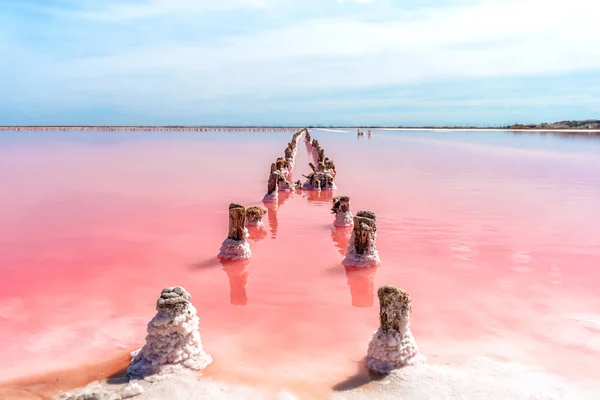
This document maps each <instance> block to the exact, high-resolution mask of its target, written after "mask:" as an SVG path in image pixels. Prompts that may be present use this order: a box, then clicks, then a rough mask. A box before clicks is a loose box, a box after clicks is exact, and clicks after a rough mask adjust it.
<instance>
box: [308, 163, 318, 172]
mask: <svg viewBox="0 0 600 400" xmlns="http://www.w3.org/2000/svg"><path fill="white" fill-rule="evenodd" d="M308 166H309V167H310V169H312V171H313V172H316V171H317V170H316V168H315V165H314V164H313V163H308Z"/></svg>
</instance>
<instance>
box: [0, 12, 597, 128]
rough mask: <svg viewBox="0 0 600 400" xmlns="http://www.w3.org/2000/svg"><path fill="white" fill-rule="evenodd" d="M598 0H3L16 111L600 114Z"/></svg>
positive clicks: (499, 119)
mask: <svg viewBox="0 0 600 400" xmlns="http://www.w3.org/2000/svg"><path fill="white" fill-rule="evenodd" d="M596 3H597V1H595V0H569V1H558V0H404V1H402V0H0V54H1V55H2V56H1V57H2V61H0V90H1V92H0V93H1V95H0V124H5V125H6V124H290V125H308V124H312V125H316V124H325V125H360V124H382V125H383V124H387V125H444V124H473V125H488V124H489V125H502V124H510V123H514V122H523V123H524V122H543V121H556V120H564V119H585V118H600V24H599V22H598V21H599V20H598V15H599V12H600V4H596Z"/></svg>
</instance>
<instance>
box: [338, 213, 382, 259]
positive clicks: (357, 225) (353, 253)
mask: <svg viewBox="0 0 600 400" xmlns="http://www.w3.org/2000/svg"><path fill="white" fill-rule="evenodd" d="M376 239H377V226H376V224H375V213H374V212H373V211H368V210H363V211H359V212H357V213H356V216H355V217H354V229H353V230H352V234H351V235H350V241H349V245H348V250H347V251H346V258H344V261H342V264H343V265H345V266H356V267H368V266H375V265H379V264H380V263H381V261H380V259H379V252H378V251H377V248H376V247H375V240H376Z"/></svg>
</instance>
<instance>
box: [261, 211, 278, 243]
mask: <svg viewBox="0 0 600 400" xmlns="http://www.w3.org/2000/svg"><path fill="white" fill-rule="evenodd" d="M263 204H264V205H265V208H266V209H267V220H268V221H269V228H270V230H271V238H272V239H276V238H277V226H278V222H277V209H278V208H279V204H278V203H273V202H263Z"/></svg>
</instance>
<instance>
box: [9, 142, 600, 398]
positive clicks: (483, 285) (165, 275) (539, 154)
mask: <svg viewBox="0 0 600 400" xmlns="http://www.w3.org/2000/svg"><path fill="white" fill-rule="evenodd" d="M45 135H51V133H45ZM136 135H137V134H136ZM230 136H231V137H230ZM313 136H314V137H315V138H318V139H319V141H320V142H321V144H322V145H323V147H324V148H325V149H326V151H327V155H328V156H329V157H331V158H332V159H333V160H335V163H336V168H337V170H338V175H337V178H336V181H337V185H338V187H339V188H340V190H339V191H340V192H343V194H347V195H349V196H350V197H351V199H352V209H353V210H359V209H372V210H374V211H375V212H376V213H377V216H378V226H377V228H378V238H377V247H378V249H379V252H380V255H381V259H382V264H381V266H380V267H379V268H377V269H372V270H360V271H358V270H348V269H345V268H344V267H342V265H341V261H342V258H343V252H344V251H345V248H346V247H347V240H348V238H347V236H346V235H349V232H347V233H345V232H343V231H339V230H332V228H333V226H332V221H333V216H332V215H331V211H330V208H331V204H330V203H331V198H332V197H333V196H334V193H333V192H328V191H323V192H320V193H318V192H300V193H295V194H291V195H290V194H283V195H282V193H280V199H279V202H278V203H277V204H265V206H266V208H267V209H268V214H267V216H266V217H265V221H264V222H265V226H264V230H262V231H259V230H257V231H256V232H254V233H253V232H252V231H251V232H250V235H251V236H250V239H251V246H252V258H251V259H250V260H249V262H248V263H247V264H223V265H222V264H220V263H219V261H218V260H217V259H216V254H217V252H218V249H219V246H220V244H221V242H222V240H223V238H224V237H225V235H226V232H227V223H228V219H227V204H229V203H230V202H240V203H243V204H244V205H246V206H251V205H260V204H262V203H261V199H262V197H263V195H264V189H265V182H264V180H265V176H264V175H265V174H264V168H265V165H267V164H268V163H269V161H270V160H272V159H274V157H277V156H281V155H282V154H280V153H281V151H282V150H283V148H284V147H285V144H286V143H287V142H288V141H289V139H290V138H289V135H287V134H286V135H281V134H270V135H268V136H267V135H262V136H256V137H255V136H251V135H243V134H235V135H227V136H223V137H219V136H215V135H209V134H206V133H197V134H196V135H195V136H188V137H185V138H180V137H170V136H169V134H168V133H166V134H164V135H163V136H161V137H160V138H157V137H152V138H144V136H143V134H141V133H140V134H139V135H137V136H136V137H135V140H128V139H129V138H127V140H116V141H114V142H111V143H108V144H107V143H103V144H94V143H89V142H88V143H84V142H75V141H60V140H49V139H47V136H45V138H46V139H45V141H44V142H40V143H38V142H35V141H29V142H26V143H20V142H16V143H8V144H6V145H3V146H2V147H0V152H1V154H0V160H1V161H0V187H1V188H2V190H0V204H2V207H1V208H0V221H1V223H0V343H3V344H4V345H3V346H1V347H0V359H1V360H3V362H2V365H1V366H0V377H1V378H2V380H5V381H8V380H12V379H16V378H21V377H24V376H28V375H35V374H41V373H46V372H50V373H53V374H55V373H56V371H58V370H62V369H73V368H76V367H77V366H80V365H86V364H90V363H91V364H93V363H102V362H105V361H108V360H111V359H114V358H115V357H119V356H122V355H123V354H125V353H127V352H128V351H129V350H132V349H135V348H136V347H138V346H140V345H141V344H142V343H143V340H144V337H145V327H146V323H147V321H148V320H149V319H150V318H151V317H152V315H153V314H154V303H155V301H156V298H157V296H158V295H159V294H160V291H161V289H162V288H163V287H165V286H172V285H182V286H184V287H185V288H186V289H187V290H188V291H189V292H190V293H191V294H192V296H193V298H192V300H193V303H194V305H195V306H196V308H197V309H198V315H199V316H200V323H201V332H202V336H203V343H204V346H205V348H206V349H207V351H208V352H210V354H212V355H213V357H214V358H215V363H214V365H212V366H211V367H210V368H209V369H208V370H207V371H206V373H207V375H209V376H214V377H220V378H228V379H232V380H239V381H244V382H253V383H255V384H258V385H273V386H280V385H282V386H287V387H290V388H302V389H303V390H308V391H313V392H314V393H317V392H319V391H322V390H329V388H331V387H332V386H333V385H334V384H336V383H337V382H339V381H340V380H342V379H344V378H345V377H346V376H348V375H350V374H353V373H354V372H355V370H356V362H357V361H358V360H360V359H361V358H362V357H363V356H364V354H365V351H366V345H367V343H368V340H369V338H370V337H371V334H372V332H373V330H374V329H375V328H376V327H377V325H378V312H377V302H376V301H375V297H374V290H375V289H376V288H377V287H378V286H380V285H382V284H393V285H397V286H400V287H402V288H404V289H406V290H408V291H409V292H410V293H411V294H412V296H413V319H412V329H413V332H414V334H415V336H416V338H417V340H418V342H419V346H420V348H421V350H422V352H423V353H424V354H425V355H427V356H428V359H429V360H430V362H443V363H446V362H458V363H462V362H466V361H467V360H468V359H470V358H472V357H477V356H488V357H492V358H495V359H499V360H512V361H515V362H519V363H524V364H528V365H532V366H536V367H541V368H545V369H548V370H550V371H553V372H557V373H559V374H562V375H564V376H567V377H570V378H574V377H577V378H578V379H598V378H600V375H599V373H598V372H597V368H596V366H597V360H598V357H599V356H600V335H599V333H598V331H597V330H595V329H593V327H594V326H596V325H595V324H597V323H598V321H600V295H599V294H598V289H597V288H598V286H599V284H600V275H599V272H598V265H600V245H599V241H598V237H600V174H598V170H599V167H600V159H598V157H597V154H598V151H600V143H598V142H594V141H589V140H588V141H585V143H583V144H581V146H580V147H577V143H578V142H572V141H571V142H569V141H567V142H568V143H567V142H561V141H560V139H552V140H556V143H555V146H554V147H549V144H548V142H547V138H539V137H535V136H522V137H518V138H516V137H512V136H510V135H508V134H504V133H491V132H487V133H477V132H475V133H439V134H434V133H432V132H429V133H423V132H403V133H391V132H373V138H372V139H371V140H370V141H367V140H360V141H357V140H354V137H353V132H350V133H349V134H340V133H335V134H334V133H328V132H320V131H315V132H314V133H313ZM553 143H554V142H553ZM308 162H309V158H308V155H307V154H306V151H304V149H303V148H301V149H300V150H299V152H298V159H297V166H296V174H297V175H298V176H299V175H300V174H301V173H307V172H308V166H307V164H308ZM215 165H217V166H218V168H215ZM239 166H243V167H242V168H240V167H239ZM265 236H269V238H267V239H265V240H262V239H263V238H264V237H265ZM273 239H275V240H273ZM240 305H244V306H243V307H240ZM104 372H105V373H110V372H114V371H104ZM306 388H309V389H306Z"/></svg>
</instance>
